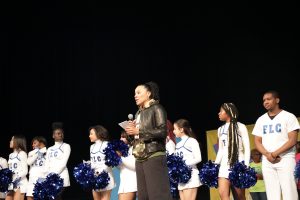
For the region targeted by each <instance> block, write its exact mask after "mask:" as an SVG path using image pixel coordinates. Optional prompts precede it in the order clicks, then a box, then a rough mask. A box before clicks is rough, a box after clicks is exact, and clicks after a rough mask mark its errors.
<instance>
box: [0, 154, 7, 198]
mask: <svg viewBox="0 0 300 200" xmlns="http://www.w3.org/2000/svg"><path fill="white" fill-rule="evenodd" d="M5 168H8V164H7V160H6V159H5V158H2V157H0V170H1V169H5ZM5 196H6V195H5V193H3V192H0V200H3V199H5Z"/></svg>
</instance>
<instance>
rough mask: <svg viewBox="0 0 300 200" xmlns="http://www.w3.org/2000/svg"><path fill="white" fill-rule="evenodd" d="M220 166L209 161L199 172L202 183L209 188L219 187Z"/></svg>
mask: <svg viewBox="0 0 300 200" xmlns="http://www.w3.org/2000/svg"><path fill="white" fill-rule="evenodd" d="M219 167H220V165H218V164H215V163H213V162H212V161H211V160H209V161H208V162H207V163H205V164H204V165H203V166H202V168H201V169H200V170H199V177H200V181H201V183H203V184H204V185H207V186H208V187H215V188H217V187H218V174H219Z"/></svg>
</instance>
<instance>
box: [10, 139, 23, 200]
mask: <svg viewBox="0 0 300 200" xmlns="http://www.w3.org/2000/svg"><path fill="white" fill-rule="evenodd" d="M9 146H10V148H12V149H13V151H14V152H13V153H11V154H9V160H8V166H9V169H10V170H11V171H12V172H13V177H12V183H11V184H10V185H9V187H8V190H9V192H8V193H7V196H6V199H24V196H25V193H26V187H27V184H28V180H27V177H26V175H27V173H28V167H27V153H26V151H27V150H26V139H25V137H24V136H22V135H14V136H13V137H12V139H11V141H10V145H9Z"/></svg>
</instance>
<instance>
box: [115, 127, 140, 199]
mask: <svg viewBox="0 0 300 200" xmlns="http://www.w3.org/2000/svg"><path fill="white" fill-rule="evenodd" d="M127 138H128V135H127V134H126V132H123V133H122V134H121V140H122V141H123V142H125V143H126V144H127V145H129V150H128V156H127V157H122V164H121V165H120V166H119V168H120V186H119V191H118V194H119V200H134V199H135V198H136V191H137V181H136V172H135V158H134V156H133V155H132V145H131V144H130V143H129V141H128V139H127Z"/></svg>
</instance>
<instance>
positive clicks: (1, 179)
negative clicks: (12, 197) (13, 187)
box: [0, 168, 13, 192]
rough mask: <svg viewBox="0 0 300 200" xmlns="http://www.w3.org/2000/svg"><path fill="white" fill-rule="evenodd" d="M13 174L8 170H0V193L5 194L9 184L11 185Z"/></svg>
mask: <svg viewBox="0 0 300 200" xmlns="http://www.w3.org/2000/svg"><path fill="white" fill-rule="evenodd" d="M12 176H13V172H12V171H11V170H10V169H8V168H5V169H1V170H0V192H7V191H8V186H9V184H11V183H12Z"/></svg>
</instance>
